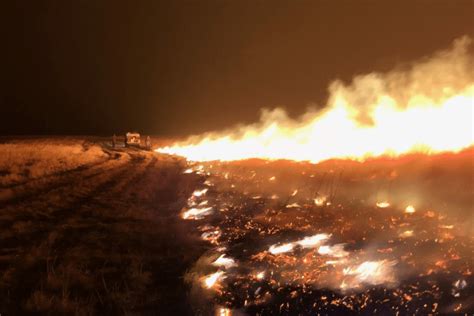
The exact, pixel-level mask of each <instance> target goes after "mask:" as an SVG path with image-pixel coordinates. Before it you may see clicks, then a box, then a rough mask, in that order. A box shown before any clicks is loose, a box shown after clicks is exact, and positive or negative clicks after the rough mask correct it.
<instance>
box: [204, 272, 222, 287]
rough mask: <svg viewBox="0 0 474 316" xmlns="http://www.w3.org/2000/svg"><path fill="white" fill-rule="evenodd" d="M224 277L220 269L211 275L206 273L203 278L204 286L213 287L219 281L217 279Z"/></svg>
mask: <svg viewBox="0 0 474 316" xmlns="http://www.w3.org/2000/svg"><path fill="white" fill-rule="evenodd" d="M223 278H224V272H222V271H217V272H215V273H213V274H211V275H208V276H206V277H205V278H204V285H205V287H207V288H208V289H210V288H212V287H214V285H216V283H217V282H218V281H219V280H222V279H223Z"/></svg>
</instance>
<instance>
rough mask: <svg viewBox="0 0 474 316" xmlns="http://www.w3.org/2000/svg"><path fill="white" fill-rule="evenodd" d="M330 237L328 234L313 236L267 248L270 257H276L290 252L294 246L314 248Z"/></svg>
mask: <svg viewBox="0 0 474 316" xmlns="http://www.w3.org/2000/svg"><path fill="white" fill-rule="evenodd" d="M329 237H330V235H328V234H324V233H323V234H316V235H313V236H308V237H304V238H303V239H301V240H297V241H294V242H290V243H286V244H282V245H272V246H270V248H268V251H269V252H270V253H271V254H272V255H278V254H281V253H286V252H290V251H292V250H293V249H294V248H295V247H296V246H300V247H302V248H314V247H316V246H318V245H320V244H322V243H323V242H324V241H326V240H327V239H329Z"/></svg>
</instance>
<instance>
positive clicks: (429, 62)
mask: <svg viewBox="0 0 474 316" xmlns="http://www.w3.org/2000/svg"><path fill="white" fill-rule="evenodd" d="M473 84H474V55H473V54H472V40H471V38H470V37H468V36H464V37H461V38H459V39H456V40H455V41H454V42H453V46H452V47H451V48H450V49H448V50H442V51H439V52H437V53H435V54H433V55H432V56H431V57H424V58H422V59H420V60H418V61H416V62H414V63H412V64H410V65H405V66H399V67H397V68H396V69H395V70H393V71H391V72H388V73H385V74H383V73H370V74H367V75H360V76H356V77H354V79H353V80H352V83H351V84H350V85H345V84H344V83H343V82H342V81H340V80H336V81H334V82H333V83H331V84H330V86H329V92H330V97H329V102H328V104H329V106H330V107H334V106H336V105H338V104H344V105H347V106H349V107H350V108H351V112H352V115H353V118H354V119H355V120H357V121H358V122H359V123H360V124H362V125H368V124H373V110H374V108H375V105H377V104H380V103H381V101H382V100H383V99H389V100H392V101H394V102H395V104H396V106H397V107H398V108H407V107H410V106H413V105H416V104H423V103H425V104H439V103H441V102H442V101H443V100H444V99H446V98H449V97H450V96H452V95H455V94H459V93H461V92H462V91H464V90H466V89H467V88H468V87H469V86H472V85H473ZM423 101H428V102H423Z"/></svg>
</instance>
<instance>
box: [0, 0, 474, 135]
mask: <svg viewBox="0 0 474 316" xmlns="http://www.w3.org/2000/svg"><path fill="white" fill-rule="evenodd" d="M390 3H391V4H390ZM473 12H474V1H473V0H470V1H461V0H449V1H448V0H439V1H436V0H432V1H407V2H403V1H393V2H389V1H317V0H313V1H302V0H294V1H291V0H287V1H277V0H268V1H261V0H260V1H259V0H249V1H246V0H233V1H228V0H227V1H226V0H215V1H207V0H202V1H197V0H196V1H184V0H169V1H159V0H136V1H132V0H128V1H123V0H106V1H100V0H68V1H65V0H56V1H53V0H30V1H27V0H10V1H2V4H0V35H1V39H0V40H1V42H0V43H1V44H0V66H1V67H0V107H1V119H0V134H1V135H13V134H81V135H84V134H104V135H106V134H111V133H114V132H115V133H120V132H123V131H126V130H138V131H141V132H143V133H147V134H148V133H152V134H156V135H169V136H171V135H186V134H189V133H200V132H204V131H208V130H215V129H221V128H224V127H228V126H230V125H233V124H235V123H238V122H252V121H256V120H257V119H258V116H259V110H260V108H262V107H275V106H285V107H286V108H287V109H288V111H289V112H290V113H291V115H293V116H297V115H298V114H301V113H303V112H304V111H305V109H306V107H307V106H308V104H309V103H312V102H317V103H318V104H323V103H324V100H325V98H326V97H327V86H328V83H329V82H330V81H332V80H333V79H336V78H339V79H343V80H345V81H349V80H350V79H351V77H352V76H353V75H354V74H362V73H368V72H371V71H383V70H388V69H390V68H392V67H393V66H394V65H397V64H399V63H403V62H407V61H410V60H412V59H416V58H419V57H421V56H423V55H426V54H430V53H432V52H433V51H435V50H437V49H441V48H447V47H449V45H450V43H451V42H452V40H453V39H454V38H456V37H459V36H461V35H463V34H468V35H471V36H473V35H474V22H473V14H474V13H473Z"/></svg>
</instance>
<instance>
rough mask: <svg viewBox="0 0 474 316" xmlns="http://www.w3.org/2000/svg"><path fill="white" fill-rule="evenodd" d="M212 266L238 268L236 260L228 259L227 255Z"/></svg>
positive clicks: (222, 256)
mask: <svg viewBox="0 0 474 316" xmlns="http://www.w3.org/2000/svg"><path fill="white" fill-rule="evenodd" d="M212 265H214V266H217V267H224V268H226V269H228V268H231V267H234V266H236V265H237V264H236V263H235V260H234V259H232V258H227V257H226V256H225V255H221V256H220V257H219V258H217V259H216V260H215V261H214V262H213V263H212Z"/></svg>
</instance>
